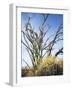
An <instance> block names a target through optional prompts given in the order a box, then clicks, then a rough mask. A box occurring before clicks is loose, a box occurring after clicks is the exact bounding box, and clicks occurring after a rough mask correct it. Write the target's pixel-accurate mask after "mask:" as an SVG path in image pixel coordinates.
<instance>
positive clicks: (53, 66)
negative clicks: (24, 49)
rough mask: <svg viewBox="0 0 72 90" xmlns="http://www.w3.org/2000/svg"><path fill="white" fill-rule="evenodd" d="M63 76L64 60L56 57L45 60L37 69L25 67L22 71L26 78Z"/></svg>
mask: <svg viewBox="0 0 72 90" xmlns="http://www.w3.org/2000/svg"><path fill="white" fill-rule="evenodd" d="M50 75H63V60H61V59H59V58H56V57H54V56H49V57H47V58H44V59H43V60H42V62H41V63H40V64H39V65H38V66H37V68H36V69H34V68H33V67H31V68H30V69H28V68H27V67H25V68H24V69H22V77H24V76H50Z"/></svg>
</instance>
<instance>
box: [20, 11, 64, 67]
mask: <svg viewBox="0 0 72 90" xmlns="http://www.w3.org/2000/svg"><path fill="white" fill-rule="evenodd" d="M28 17H31V20H30V23H31V25H32V27H33V28H34V31H35V32H38V31H39V27H40V26H41V24H42V22H43V16H42V15H41V13H25V12H22V13H21V24H22V30H23V31H24V30H25V25H26V23H27V20H28ZM61 23H63V15H62V14H51V13H49V16H48V18H47V20H46V22H45V24H49V25H50V26H51V28H49V29H48V27H45V29H48V33H47V35H46V38H47V37H48V36H50V35H51V34H53V33H55V31H56V30H57V29H58V26H59V25H60V24H61ZM46 38H45V39H46ZM61 46H63V41H61V42H59V43H58V44H57V45H56V46H55V48H56V49H55V51H53V53H55V52H56V51H57V50H58V49H59V48H60V47H61ZM21 48H22V59H23V58H24V60H26V61H27V62H28V64H30V65H31V60H30V58H29V55H28V53H27V52H26V50H25V47H24V46H23V45H22V47H21ZM61 57H62V56H61ZM22 66H25V63H24V62H23V61H22Z"/></svg>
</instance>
